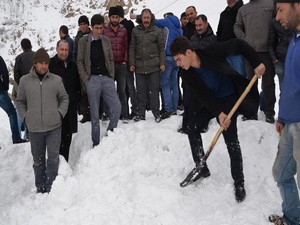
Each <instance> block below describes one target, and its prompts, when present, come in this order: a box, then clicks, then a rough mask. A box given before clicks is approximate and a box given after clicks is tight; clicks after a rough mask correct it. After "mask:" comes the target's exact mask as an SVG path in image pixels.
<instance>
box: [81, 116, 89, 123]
mask: <svg viewBox="0 0 300 225" xmlns="http://www.w3.org/2000/svg"><path fill="white" fill-rule="evenodd" d="M89 121H91V117H90V115H84V116H83V117H82V119H81V120H80V123H85V122H89Z"/></svg>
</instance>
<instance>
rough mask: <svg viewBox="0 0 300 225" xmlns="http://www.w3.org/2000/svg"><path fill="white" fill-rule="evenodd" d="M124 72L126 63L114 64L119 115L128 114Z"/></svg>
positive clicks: (125, 71)
mask: <svg viewBox="0 0 300 225" xmlns="http://www.w3.org/2000/svg"><path fill="white" fill-rule="evenodd" d="M126 73H127V64H115V80H116V82H117V92H118V96H119V99H120V102H121V105H122V110H121V117H122V116H128V114H127V113H128V108H127V107H128V103H127V96H126Z"/></svg>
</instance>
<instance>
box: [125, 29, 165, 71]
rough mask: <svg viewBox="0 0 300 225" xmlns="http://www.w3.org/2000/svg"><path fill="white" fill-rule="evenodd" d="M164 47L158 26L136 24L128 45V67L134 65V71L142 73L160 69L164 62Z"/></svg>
mask: <svg viewBox="0 0 300 225" xmlns="http://www.w3.org/2000/svg"><path fill="white" fill-rule="evenodd" d="M164 47H165V46H164V42H163V40H162V31H161V29H160V28H158V27H157V26H155V25H152V26H150V28H148V29H145V27H144V26H143V25H141V24H140V25H138V26H136V27H135V28H134V29H133V30H132V35H131V42H130V46H129V67H131V66H135V72H136V73H143V74H148V73H153V72H158V71H160V66H161V65H165V62H166V54H165V51H164V50H165V49H164Z"/></svg>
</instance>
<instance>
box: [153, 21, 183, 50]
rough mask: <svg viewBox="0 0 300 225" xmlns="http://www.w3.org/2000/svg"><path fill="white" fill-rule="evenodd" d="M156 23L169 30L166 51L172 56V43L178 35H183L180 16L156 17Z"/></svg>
mask: <svg viewBox="0 0 300 225" xmlns="http://www.w3.org/2000/svg"><path fill="white" fill-rule="evenodd" d="M154 24H155V25H156V26H158V27H159V28H166V29H167V30H168V32H167V40H166V50H165V51H166V55H167V56H171V52H170V45H171V44H172V42H173V40H174V39H175V38H176V37H177V36H180V35H182V29H181V25H180V21H179V19H178V17H177V16H167V17H166V18H164V19H159V20H157V19H156V20H154Z"/></svg>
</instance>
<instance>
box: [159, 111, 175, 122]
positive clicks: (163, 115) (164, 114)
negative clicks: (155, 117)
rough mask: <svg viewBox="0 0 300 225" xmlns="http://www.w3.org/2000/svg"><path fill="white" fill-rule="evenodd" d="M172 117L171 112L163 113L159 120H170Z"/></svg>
mask: <svg viewBox="0 0 300 225" xmlns="http://www.w3.org/2000/svg"><path fill="white" fill-rule="evenodd" d="M171 115H172V112H166V111H165V112H163V114H162V115H161V119H162V120H164V119H167V118H170V117H171Z"/></svg>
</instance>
